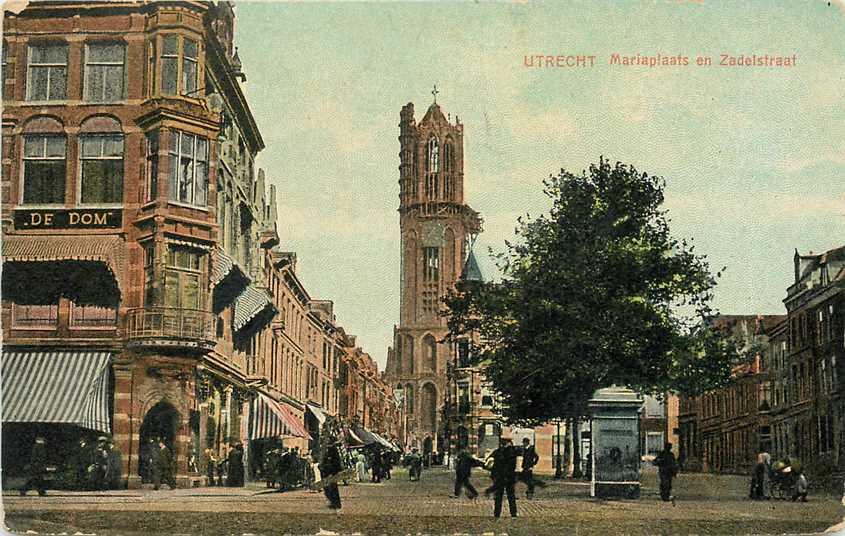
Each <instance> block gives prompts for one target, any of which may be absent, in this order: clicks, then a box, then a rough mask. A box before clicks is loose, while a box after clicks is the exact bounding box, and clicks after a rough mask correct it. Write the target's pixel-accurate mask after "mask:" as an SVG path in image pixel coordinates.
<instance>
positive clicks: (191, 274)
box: [164, 246, 203, 309]
mask: <svg viewBox="0 0 845 536" xmlns="http://www.w3.org/2000/svg"><path fill="white" fill-rule="evenodd" d="M202 261H203V255H202V254H201V253H200V252H197V251H195V250H192V249H189V248H186V247H175V246H171V247H170V248H169V249H168V250H167V266H166V270H165V273H164V305H165V306H166V307H169V308H172V309H200V308H201V305H202V299H201V290H202V284H201V281H202Z"/></svg>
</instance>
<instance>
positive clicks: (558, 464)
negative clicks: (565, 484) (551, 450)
mask: <svg viewBox="0 0 845 536" xmlns="http://www.w3.org/2000/svg"><path fill="white" fill-rule="evenodd" d="M556 425H557V435H556V436H555V451H556V454H555V478H563V466H562V465H563V464H562V462H563V460H562V458H563V456H561V453H560V419H558V420H557V423H556Z"/></svg>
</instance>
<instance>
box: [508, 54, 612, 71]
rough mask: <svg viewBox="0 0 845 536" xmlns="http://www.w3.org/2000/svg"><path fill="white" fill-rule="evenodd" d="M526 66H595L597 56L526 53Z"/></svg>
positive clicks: (524, 60)
mask: <svg viewBox="0 0 845 536" xmlns="http://www.w3.org/2000/svg"><path fill="white" fill-rule="evenodd" d="M522 61H523V64H524V65H525V66H526V67H560V68H566V67H582V68H583V67H595V65H596V57H595V56H589V55H574V54H526V55H525V57H524V59H523V60H522Z"/></svg>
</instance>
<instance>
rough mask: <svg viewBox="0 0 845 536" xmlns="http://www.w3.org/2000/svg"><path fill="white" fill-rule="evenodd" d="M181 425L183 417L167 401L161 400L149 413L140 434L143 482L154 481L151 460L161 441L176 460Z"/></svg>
mask: <svg viewBox="0 0 845 536" xmlns="http://www.w3.org/2000/svg"><path fill="white" fill-rule="evenodd" d="M181 423H182V416H181V414H180V413H179V410H177V409H176V408H175V407H174V406H173V404H171V403H170V402H168V401H167V400H161V401H160V402H158V403H157V404H156V405H154V406H153V407H151V408H150V409H149V411H147V414H146V415H145V416H144V422H143V423H142V424H141V429H140V430H139V434H138V435H139V445H140V446H139V453H140V455H141V457H140V459H139V460H138V474H139V475H140V476H141V482H151V481H152V474H151V473H152V466H151V463H150V458H151V456H152V449H154V448H158V440H159V439H162V440H163V441H164V444H165V445H167V448H169V449H170V452H172V453H173V455H174V458H175V456H176V449H175V447H176V434H177V433H178V431H179V426H180V424H181Z"/></svg>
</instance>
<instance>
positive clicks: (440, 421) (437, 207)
mask: <svg viewBox="0 0 845 536" xmlns="http://www.w3.org/2000/svg"><path fill="white" fill-rule="evenodd" d="M433 93H434V95H435V102H434V103H433V104H432V105H431V106H430V107H429V108H428V111H427V112H426V114H425V116H424V117H423V118H422V121H420V122H419V124H418V123H417V122H416V119H415V118H414V105H413V104H412V103H408V104H406V105H405V106H404V107H403V108H402V111H401V113H400V121H399V145H400V153H399V159H400V164H399V199H400V202H399V229H400V233H401V244H402V249H401V255H402V259H401V261H402V262H401V279H400V285H401V304H400V308H401V313H400V320H399V326H398V327H394V347H393V348H392V349H389V350H388V362H387V367H386V371H385V377H386V379H387V380H388V381H390V383H391V384H392V385H393V386H394V387H395V388H397V389H398V390H399V392H401V393H402V398H403V400H404V405H405V412H406V415H407V426H406V437H405V438H402V439H403V440H406V441H408V442H410V444H411V445H412V446H418V447H419V448H420V449H421V450H422V451H423V452H426V451H429V452H430V451H432V450H443V448H444V447H445V443H444V439H443V435H444V431H445V430H444V423H445V422H446V420H445V419H444V415H443V409H444V401H445V400H446V398H447V392H446V389H447V380H446V370H447V364H451V363H454V354H455V350H454V348H453V347H452V345H450V344H448V343H447V342H446V341H445V340H444V339H445V338H446V334H447V333H448V329H447V327H446V318H444V317H442V316H440V311H441V310H442V308H443V303H442V299H443V298H444V297H445V296H446V293H447V292H448V291H449V289H451V288H452V287H453V286H454V284H455V282H456V281H457V280H458V279H459V278H460V276H461V272H462V269H463V266H464V264H465V261H466V259H467V255H468V248H469V244H470V239H471V237H472V236H474V235H476V234H477V233H479V232H480V231H481V219H480V218H479V215H478V213H477V212H475V211H474V210H472V209H471V208H470V207H469V206H468V205H467V204H465V203H464V127H463V125H462V124H461V122H460V120H459V119H458V118H457V117H455V123H451V122H450V120H449V119H447V118H446V117H445V116H444V115H443V112H442V111H441V110H440V106H438V105H437V101H436V96H437V93H436V88H435V91H434V92H433Z"/></svg>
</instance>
